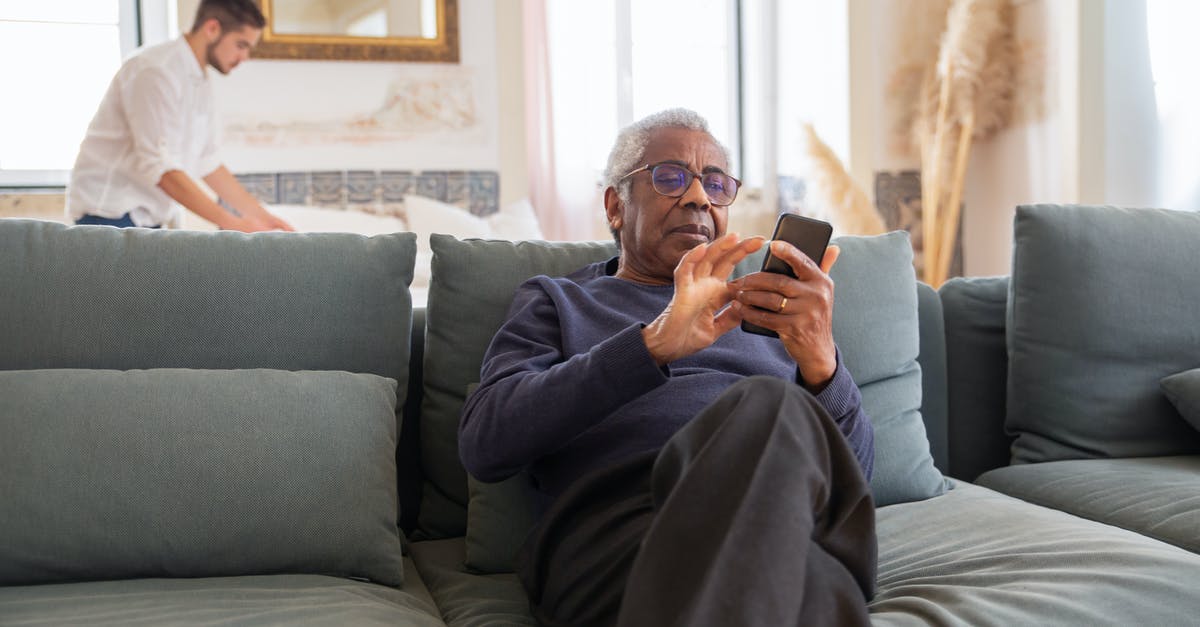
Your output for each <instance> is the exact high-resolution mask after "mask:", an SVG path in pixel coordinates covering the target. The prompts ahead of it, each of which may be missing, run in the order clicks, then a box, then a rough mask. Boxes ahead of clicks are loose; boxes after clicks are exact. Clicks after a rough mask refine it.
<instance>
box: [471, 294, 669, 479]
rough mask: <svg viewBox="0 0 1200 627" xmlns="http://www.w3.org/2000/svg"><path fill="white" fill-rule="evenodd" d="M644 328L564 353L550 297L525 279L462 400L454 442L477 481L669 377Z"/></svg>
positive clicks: (546, 448)
mask: <svg viewBox="0 0 1200 627" xmlns="http://www.w3.org/2000/svg"><path fill="white" fill-rule="evenodd" d="M641 330H642V327H641V325H631V326H630V327H628V328H626V329H624V330H622V331H619V332H618V333H616V334H614V335H613V336H612V337H610V338H608V339H606V340H604V341H602V342H600V343H599V344H596V345H595V346H593V347H592V348H591V349H590V350H588V351H587V352H585V353H580V354H577V355H570V356H567V355H564V354H563V348H562V343H561V330H560V324H559V312H558V310H557V307H556V305H555V303H554V301H553V299H551V298H550V296H549V295H548V294H547V293H546V292H545V291H544V290H543V289H542V288H541V287H540V286H538V285H537V284H536V283H535V282H531V283H527V284H526V285H525V286H522V288H521V289H519V290H518V291H517V294H516V297H515V299H514V303H513V306H512V308H511V309H510V312H509V318H508V320H507V321H506V322H505V323H504V325H503V326H501V328H500V330H499V331H498V332H497V334H496V336H495V338H494V339H493V340H492V344H491V346H489V347H488V350H487V352H486V353H485V355H484V360H483V366H482V369H481V376H480V384H479V387H478V388H476V390H475V392H474V393H473V394H472V395H471V396H470V397H469V398H468V399H467V402H466V404H465V405H464V407H463V413H462V419H461V421H460V423H459V433H458V443H459V455H460V457H461V458H462V461H463V465H464V466H465V467H466V469H467V471H468V472H470V473H471V475H472V476H474V477H475V478H476V479H479V480H480V481H485V482H495V481H501V480H503V479H506V478H508V477H510V476H512V475H514V474H516V473H517V472H519V471H520V470H521V469H522V468H524V467H525V466H527V465H528V464H530V463H533V462H534V461H536V460H537V459H540V458H541V457H544V456H545V455H547V454H549V453H552V452H554V451H555V450H558V449H560V448H561V447H562V446H564V445H565V444H567V443H568V442H570V441H571V440H572V439H574V438H575V437H576V436H578V435H579V434H581V433H583V432H584V431H586V430H587V429H589V428H591V427H592V426H594V425H596V424H598V423H599V422H601V421H602V420H604V419H605V418H606V417H608V415H609V414H611V413H612V412H613V411H615V410H616V409H617V408H619V407H620V406H622V405H624V404H625V403H627V402H629V401H631V400H633V399H635V398H638V397H640V396H641V395H643V394H645V393H646V392H648V391H650V390H651V389H654V388H655V387H657V386H660V385H662V384H664V383H666V381H667V377H668V373H667V372H665V371H664V370H663V369H662V368H659V367H658V365H657V364H655V363H654V359H653V358H652V357H651V356H650V352H649V350H648V349H647V348H646V343H645V341H644V340H643V339H642V333H641ZM563 390H570V391H571V392H570V393H569V394H564V393H562V391H563Z"/></svg>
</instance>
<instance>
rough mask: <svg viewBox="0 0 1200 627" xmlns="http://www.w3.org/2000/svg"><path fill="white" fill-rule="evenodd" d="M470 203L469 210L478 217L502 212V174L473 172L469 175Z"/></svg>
mask: <svg viewBox="0 0 1200 627" xmlns="http://www.w3.org/2000/svg"><path fill="white" fill-rule="evenodd" d="M467 184H468V186H469V189H470V191H469V196H470V201H469V205H468V208H469V209H470V210H471V213H473V214H475V215H477V216H486V215H491V214H493V213H496V212H497V211H500V174H499V173H497V172H484V171H472V172H468V173H467Z"/></svg>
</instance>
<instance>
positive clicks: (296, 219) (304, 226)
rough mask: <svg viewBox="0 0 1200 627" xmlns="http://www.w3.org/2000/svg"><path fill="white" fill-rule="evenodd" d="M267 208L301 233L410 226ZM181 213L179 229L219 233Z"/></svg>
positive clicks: (305, 208)
mask: <svg viewBox="0 0 1200 627" xmlns="http://www.w3.org/2000/svg"><path fill="white" fill-rule="evenodd" d="M265 208H266V210H267V211H269V212H271V213H273V214H275V215H276V216H279V217H280V218H281V219H283V220H284V221H285V222H287V223H288V224H290V225H292V228H294V229H296V231H297V232H298V233H358V234H359V235H383V234H385V233H403V232H405V231H408V225H407V224H405V222H404V220H402V219H400V218H399V217H396V216H387V215H376V214H373V213H365V212H362V211H354V210H342V209H329V208H325V207H313V206H309V205H265ZM180 213H181V215H180V220H179V228H181V229H184V230H188V231H215V230H216V228H217V227H216V226H215V225H213V223H211V222H209V221H207V220H205V219H204V218H201V217H200V216H198V215H196V214H194V213H192V212H191V211H187V210H183V211H181V212H180Z"/></svg>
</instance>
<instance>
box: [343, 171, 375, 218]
mask: <svg viewBox="0 0 1200 627" xmlns="http://www.w3.org/2000/svg"><path fill="white" fill-rule="evenodd" d="M346 206H347V208H348V209H353V210H355V211H367V212H370V213H376V212H378V211H379V173H378V172H371V171H364V170H354V171H350V172H347V173H346Z"/></svg>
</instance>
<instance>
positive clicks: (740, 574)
mask: <svg viewBox="0 0 1200 627" xmlns="http://www.w3.org/2000/svg"><path fill="white" fill-rule="evenodd" d="M876 553H877V550H876V542H875V508H874V504H873V502H872V500H871V493H870V489H869V488H868V486H867V483H866V481H865V480H864V479H863V476H862V470H861V468H860V467H859V465H858V460H857V459H856V458H855V456H854V452H853V451H852V450H851V449H850V446H849V445H848V444H847V443H846V441H845V439H844V438H843V436H842V434H841V433H840V432H839V431H838V429H837V425H836V424H834V422H833V420H832V419H831V418H830V417H829V416H828V414H827V413H826V412H825V410H824V408H822V407H821V406H820V404H819V403H817V401H816V399H815V398H813V397H812V395H810V394H808V393H807V392H805V391H804V390H802V389H801V388H800V387H799V386H797V385H795V384H793V383H789V382H786V381H782V380H779V379H774V378H769V377H752V378H749V379H746V380H743V381H741V382H739V383H737V384H735V385H733V386H731V387H730V388H729V390H728V391H726V392H725V394H723V395H722V396H721V397H720V398H718V399H717V400H716V401H715V402H713V403H712V405H710V406H709V407H708V408H707V409H705V410H704V411H703V412H701V413H700V415H698V416H697V417H696V418H695V419H693V420H692V421H691V422H690V423H688V425H687V426H685V427H684V428H683V429H680V430H679V432H678V433H676V434H675V436H674V437H672V438H671V439H670V441H668V442H667V444H666V446H665V447H664V448H663V449H662V450H661V451H660V452H657V453H653V452H651V453H646V454H643V455H637V456H634V457H632V458H630V459H627V460H624V461H622V462H620V463H618V464H615V465H613V466H611V467H608V468H605V469H603V470H601V471H598V472H595V473H592V474H590V475H588V476H586V477H585V478H583V479H581V480H580V481H578V482H576V484H575V485H573V486H572V487H571V488H570V489H569V490H568V491H567V492H566V493H564V494H563V495H562V496H560V497H559V498H558V500H556V501H555V503H554V505H553V506H552V507H551V508H550V510H549V511H548V512H547V513H546V515H545V516H544V517H543V518H542V521H541V522H540V523H539V525H538V527H537V529H535V530H534V532H533V533H532V534H531V535H530V538H529V539H528V540H527V541H526V544H525V546H524V547H523V548H522V550H521V554H520V555H519V556H518V567H517V572H518V574H519V575H520V577H521V581H522V583H523V584H524V586H525V589H526V591H527V592H528V594H529V599H530V608H531V610H532V612H533V615H534V617H535V618H536V619H537V620H538V621H539V623H540V624H543V625H555V626H557V625H571V626H582V625H647V626H649V625H654V626H661V625H714V626H718V625H719V626H731V625H736V626H755V625H763V626H771V627H775V626H780V625H855V624H868V623H869V619H868V616H867V611H866V601H867V600H868V599H869V598H870V597H871V596H872V595H873V593H874V586H875V569H876Z"/></svg>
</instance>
